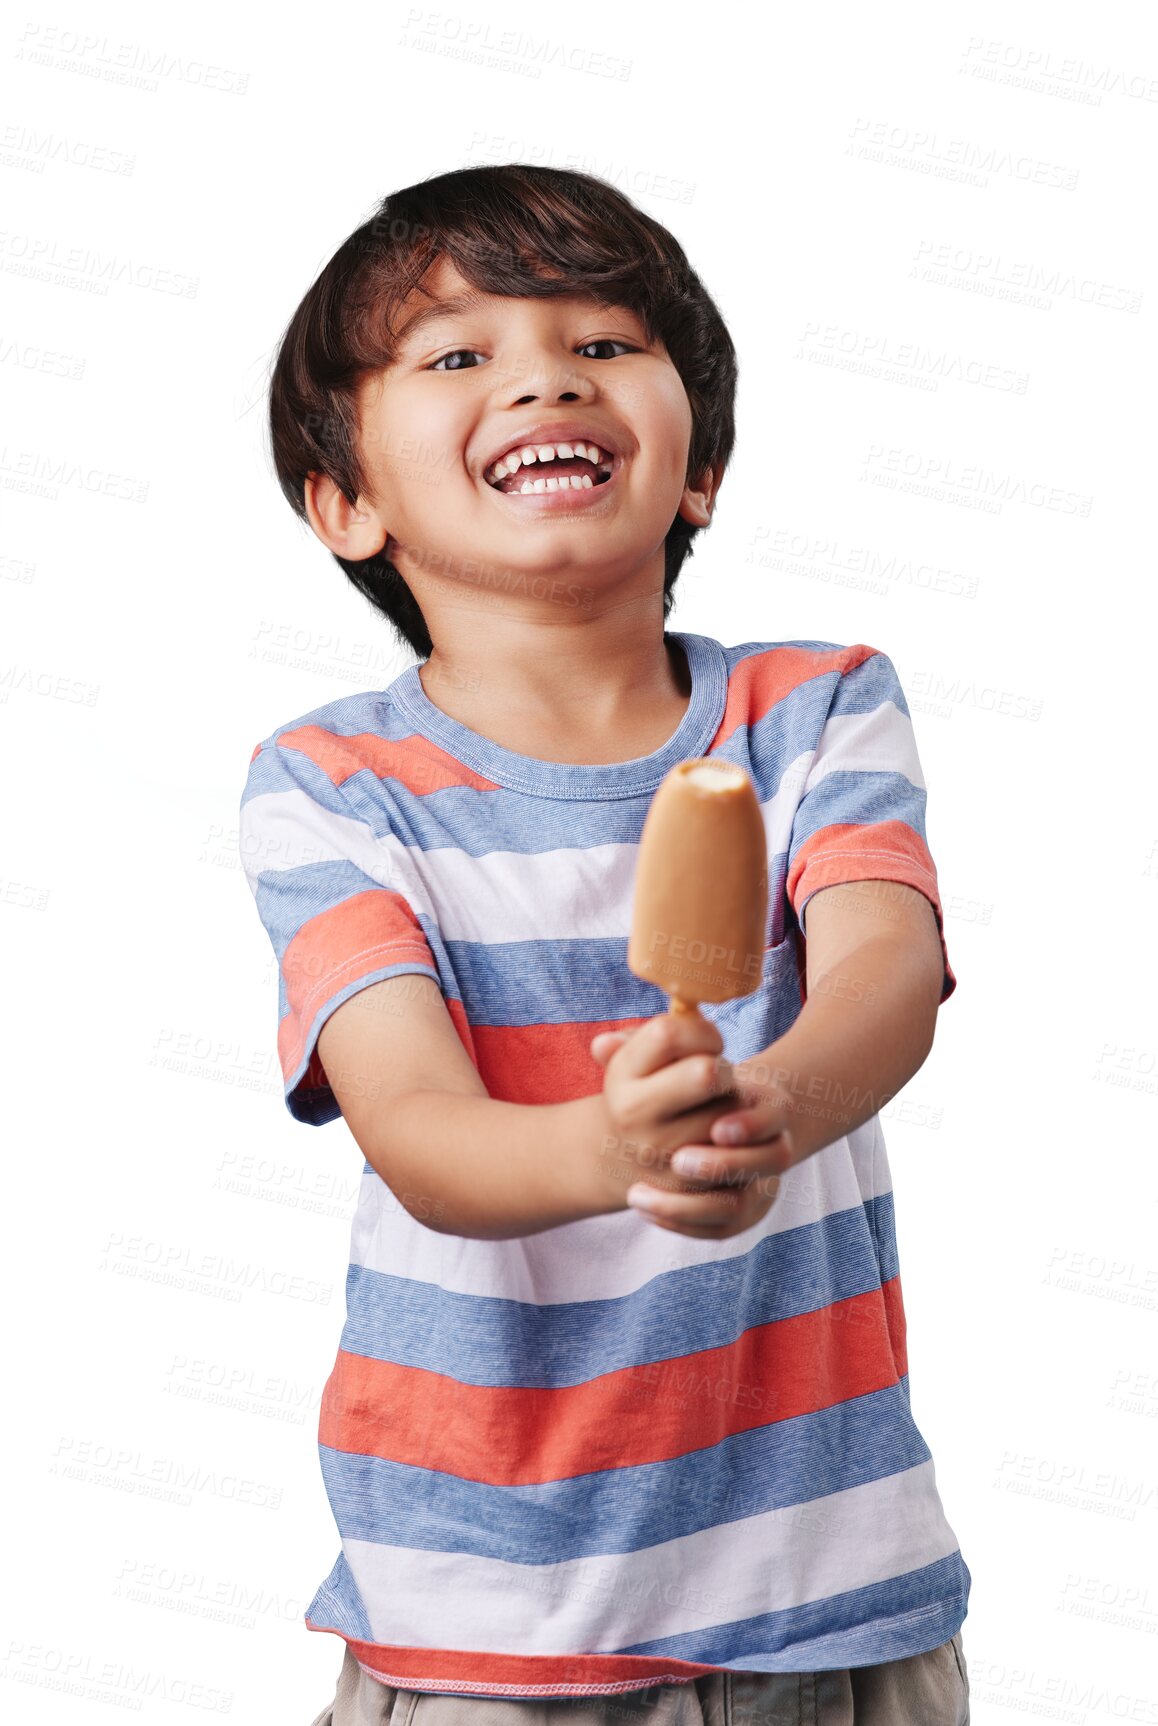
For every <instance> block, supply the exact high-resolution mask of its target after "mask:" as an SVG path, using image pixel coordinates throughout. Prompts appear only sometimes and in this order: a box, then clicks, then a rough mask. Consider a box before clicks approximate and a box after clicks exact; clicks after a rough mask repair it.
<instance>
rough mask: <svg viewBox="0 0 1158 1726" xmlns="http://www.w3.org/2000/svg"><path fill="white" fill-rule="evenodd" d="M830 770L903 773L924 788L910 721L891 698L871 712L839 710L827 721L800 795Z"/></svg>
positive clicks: (914, 783)
mask: <svg viewBox="0 0 1158 1726" xmlns="http://www.w3.org/2000/svg"><path fill="white" fill-rule="evenodd" d="M833 772H841V773H903V774H904V776H905V778H906V779H908V780H909V781H910V782H911V783H912V784H913V785H915V786H916V787H917V788H918V790H921V791H923V790H924V789H925V776H924V774H923V773H922V772H921V763H920V760H919V758H918V755H917V740H916V737H915V735H914V732H913V724H912V720H911V719H910V718H909V716H908V715H907V714H905V713H902V712H901V710H900V708H899V707H897V706H896V705H895V704H894V703H893V702H891V701H882V702H881V704H880V706H879V707H876V708H874V709H873V711H872V712H871V713H838V714H836V715H834V716H833V717H832V718H831V719H828V720H826V722H825V725H824V729H823V731H822V732H821V733H820V740H819V742H818V743H817V745H816V756H815V760H814V763H813V766H812V769H811V771H810V772H809V774H808V777H807V779H806V780H805V782H804V790H803V792H802V793H801V795H802V796H804V795H807V793H808V792H809V791H811V790H812V788H813V786H814V785H819V784H820V781H821V780H822V779H823V778H824V777H825V775H826V774H829V773H833Z"/></svg>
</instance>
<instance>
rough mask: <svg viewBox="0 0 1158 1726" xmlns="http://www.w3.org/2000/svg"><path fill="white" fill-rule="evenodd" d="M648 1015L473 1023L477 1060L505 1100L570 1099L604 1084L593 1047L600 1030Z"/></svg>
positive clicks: (630, 1026)
mask: <svg viewBox="0 0 1158 1726" xmlns="http://www.w3.org/2000/svg"><path fill="white" fill-rule="evenodd" d="M646 1023H647V1019H646V1018H630V1019H591V1020H576V1021H568V1022H566V1023H564V1024H561V1025H472V1026H471V1036H472V1038H473V1040H474V1055H475V1064H476V1066H477V1067H478V1070H479V1075H480V1077H481V1079H482V1081H483V1084H484V1085H485V1086H486V1088H487V1090H488V1092H489V1093H490V1095H491V1096H492V1097H493V1098H494V1099H495V1100H496V1101H497V1102H505V1103H569V1102H571V1101H572V1100H573V1099H574V1098H575V1097H589V1096H592V1095H593V1094H594V1093H595V1092H596V1091H601V1090H602V1089H603V1075H604V1068H602V1067H601V1066H600V1065H599V1062H598V1061H597V1060H596V1059H595V1057H594V1055H593V1054H592V1053H591V1039H592V1038H593V1037H597V1036H598V1035H599V1033H600V1031H634V1030H635V1029H636V1027H637V1026H639V1025H645V1024H646Z"/></svg>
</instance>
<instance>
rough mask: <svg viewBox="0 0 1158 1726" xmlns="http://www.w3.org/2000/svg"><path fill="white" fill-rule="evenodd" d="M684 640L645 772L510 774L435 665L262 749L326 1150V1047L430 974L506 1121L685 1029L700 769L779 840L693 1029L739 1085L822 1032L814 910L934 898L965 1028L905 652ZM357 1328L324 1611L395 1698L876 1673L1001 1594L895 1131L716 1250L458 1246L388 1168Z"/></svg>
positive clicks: (283, 1026)
mask: <svg viewBox="0 0 1158 1726" xmlns="http://www.w3.org/2000/svg"><path fill="white" fill-rule="evenodd" d="M668 639H669V640H674V641H675V642H677V643H678V644H680V646H682V648H683V649H684V651H685V653H686V655H687V659H688V665H689V670H690V674H691V685H692V691H691V699H690V702H689V705H688V708H687V712H686V714H685V715H684V718H683V720H682V722H681V723H680V725H679V726H678V728H677V729H676V731H675V732H674V733H673V734H672V736H671V737H670V738H669V739H668V741H667V742H666V743H665V744H664V746H663V747H662V748H661V749H657V750H656V751H655V753H654V754H652V755H647V756H642V757H637V758H635V759H634V760H630V761H617V762H613V763H610V764H606V765H597V766H595V765H592V766H588V765H572V764H558V763H553V762H550V761H545V760H540V759H538V758H535V757H531V756H528V755H522V754H518V753H515V752H514V751H512V750H509V749H505V748H502V747H500V746H499V745H498V744H497V743H494V742H492V741H491V740H490V739H488V738H486V737H483V736H481V735H479V734H478V733H477V732H474V731H472V730H470V729H469V728H468V727H467V726H465V725H463V724H461V723H459V722H458V721H457V720H454V719H452V718H450V717H449V716H448V715H447V714H445V713H443V712H442V710H441V709H440V708H439V707H437V706H436V705H435V704H434V703H433V702H432V701H431V700H430V698H429V697H428V696H427V694H426V692H425V691H424V689H423V687H422V683H421V680H420V678H419V675H418V666H417V665H411V666H410V667H409V668H408V669H407V670H405V671H403V672H402V673H401V675H400V676H398V677H396V678H395V679H394V681H393V682H392V683H391V684H390V685H389V687H388V688H386V689H385V690H376V691H370V692H367V693H364V694H358V695H348V696H344V697H342V698H340V699H338V700H336V701H332V702H329V703H328V704H326V705H325V706H322V707H318V708H316V709H315V710H314V711H313V712H311V713H307V714H305V715H304V716H303V717H302V718H300V719H297V720H295V721H293V722H292V723H290V724H288V725H285V726H282V727H281V728H279V729H278V730H276V731H274V732H273V733H272V734H271V735H270V736H269V737H268V738H266V739H265V741H264V742H262V743H261V744H259V745H258V747H257V748H256V749H255V751H254V753H253V756H252V758H251V761H250V766H249V776H248V780H247V782H246V785H245V789H244V792H243V796H242V806H241V821H240V848H241V855H242V860H243V862H244V865H245V868H246V871H247V875H248V879H249V883H250V886H251V887H252V889H253V892H254V895H255V898H256V901H257V910H258V913H259V915H260V917H261V920H262V922H263V924H264V925H265V928H266V930H267V932H268V934H269V937H270V940H271V942H272V944H273V949H274V952H275V954H276V957H277V961H278V969H279V1001H278V1027H277V1046H278V1052H279V1055H280V1060H281V1068H282V1073H283V1076H284V1083H285V1101H286V1104H287V1107H288V1108H289V1111H290V1114H291V1115H292V1116H293V1117H294V1119H295V1120H298V1121H304V1122H307V1123H309V1124H311V1125H314V1126H321V1125H323V1124H324V1123H325V1122H327V1121H332V1120H334V1119H336V1118H337V1117H338V1115H339V1114H340V1110H339V1108H338V1104H337V1101H336V1099H335V1097H334V1094H333V1092H332V1090H331V1089H330V1087H329V1085H328V1084H327V1081H326V1075H325V1072H324V1070H323V1068H322V1066H321V1064H320V1062H319V1059H318V1055H317V1039H318V1032H319V1030H320V1029H321V1027H322V1025H323V1024H324V1023H325V1021H326V1019H327V1018H328V1016H329V1015H330V1014H331V1013H332V1012H333V1011H334V1009H335V1008H336V1007H338V1006H339V1005H340V1004H341V1003H342V1002H343V1001H347V1000H349V998H350V997H351V996H352V995H354V994H355V993H356V992H357V991H358V990H359V989H363V988H365V987H367V986H368V985H369V984H372V983H376V982H379V981H380V980H381V979H383V978H385V977H392V976H396V975H397V974H399V973H401V972H417V973H421V974H422V975H424V976H428V977H431V978H433V979H434V980H435V981H436V982H437V984H438V986H439V988H440V990H441V992H442V995H443V998H444V999H445V1002H446V1005H447V1009H448V1011H449V1013H450V1015H451V1018H452V1020H453V1022H454V1025H455V1027H456V1029H457V1031H458V1034H459V1036H460V1037H461V1039H462V1042H463V1045H464V1047H465V1048H466V1050H467V1052H468V1053H469V1055H470V1057H471V1059H472V1061H473V1062H474V1064H475V1066H476V1068H477V1070H478V1072H479V1074H480V1075H481V1077H482V1080H483V1082H484V1084H485V1086H486V1088H487V1091H488V1092H489V1094H490V1096H491V1097H493V1098H496V1099H500V1100H502V1101H505V1102H516V1103H532V1104H542V1103H557V1102H564V1101H567V1100H569V1099H571V1098H574V1097H582V1096H586V1095H590V1094H591V1093H593V1092H595V1091H598V1090H599V1089H600V1088H601V1087H602V1083H603V1069H602V1068H601V1067H600V1066H599V1065H598V1064H597V1063H596V1061H595V1060H594V1058H593V1057H592V1055H591V1053H590V1049H589V1044H590V1040H591V1038H592V1037H593V1036H594V1034H595V1033H596V1032H597V1031H599V1030H607V1029H615V1028H617V1027H622V1028H631V1027H633V1026H635V1025H637V1024H639V1023H641V1022H642V1021H644V1020H646V1019H649V1018H651V1017H652V1016H653V1015H654V1014H656V1013H662V1012H665V1011H666V1010H667V1007H668V998H667V996H666V995H665V994H664V993H663V991H662V990H660V989H658V988H657V987H656V986H655V985H653V984H650V983H645V982H643V981H642V980H640V979H639V978H637V977H636V976H635V975H634V973H633V972H632V971H630V970H629V969H628V967H627V963H626V952H627V942H628V935H629V931H630V923H631V909H632V898H633V888H634V876H635V867H636V860H637V855H638V843H639V836H640V831H641V829H642V826H643V820H644V816H645V815H646V813H647V810H648V806H649V804H650V802H651V799H652V797H653V795H654V793H655V791H656V789H657V788H658V786H659V784H660V781H661V780H662V779H663V777H664V775H665V774H666V773H667V772H668V770H669V769H670V768H671V767H673V766H674V765H675V764H676V763H677V762H679V761H684V760H687V759H689V758H690V757H692V756H699V755H715V754H718V755H719V756H720V757H721V758H722V759H726V760H729V761H733V762H737V763H738V764H739V765H740V766H741V767H743V768H744V769H745V771H746V772H747V773H748V774H749V775H750V776H751V778H752V780H753V781H754V784H755V787H756V791H757V794H758V796H759V800H760V804H761V809H762V813H763V818H764V824H765V828H766V832H767V841H768V882H769V899H768V921H767V926H766V931H765V949H766V951H765V955H764V969H763V979H762V982H761V985H760V987H759V988H758V989H757V990H756V991H755V992H754V993H752V994H750V995H746V996H743V997H741V998H739V999H736V1000H733V1001H728V1002H723V1003H719V1004H712V1003H706V1004H705V1005H704V1006H703V1007H702V1009H701V1010H702V1011H703V1013H704V1014H705V1016H706V1017H708V1018H710V1019H711V1020H713V1021H714V1022H715V1024H716V1025H717V1026H718V1027H719V1030H720V1033H721V1036H722V1038H723V1042H724V1055H725V1057H726V1058H727V1059H728V1060H730V1061H732V1062H736V1061H741V1060H745V1059H747V1058H750V1057H752V1056H754V1055H755V1054H756V1053H758V1052H759V1051H761V1050H763V1049H766V1048H767V1047H768V1045H769V1044H770V1043H772V1042H773V1041H775V1039H776V1038H778V1037H780V1036H782V1035H783V1033H784V1032H785V1031H787V1030H788V1028H789V1027H790V1026H791V1024H792V1023H793V1021H794V1020H795V1018H796V1017H797V1014H798V1013H799V1012H800V1009H801V1005H802V1002H803V997H804V993H805V984H806V972H805V962H804V944H803V941H802V938H801V930H802V929H803V927H804V919H805V913H806V907H807V903H808V900H809V898H810V896H811V895H812V894H813V893H815V892H816V891H817V889H818V888H821V887H826V886H830V885H833V884H835V883H839V882H843V881H859V880H867V879H878V880H887V881H898V882H904V883H907V884H908V885H909V886H912V887H915V888H917V889H918V890H919V891H920V892H921V893H923V894H924V895H925V896H926V897H927V898H928V899H929V901H930V903H931V904H932V906H933V909H934V911H935V913H936V921H937V927H938V930H939V932H940V935H941V947H942V956H943V959H944V966H945V974H944V981H943V985H942V991H941V1000H942V1001H945V1000H947V999H948V997H949V995H950V994H951V993H952V992H953V990H954V988H955V987H956V978H955V977H954V975H953V972H952V970H951V969H950V966H949V959H948V954H947V952H946V951H945V937H944V928H943V922H942V912H941V904H940V900H939V896H938V889H937V877H936V871H935V868H934V864H933V859H932V857H931V856H930V853H929V849H928V847H927V845H926V842H925V819H924V818H925V798H926V794H925V787H924V780H923V777H922V774H921V768H920V763H919V760H918V756H917V749H916V745H915V741H914V733H913V727H912V722H911V718H910V715H909V710H908V706H907V703H906V701H905V696H904V692H903V690H902V688H901V685H900V682H899V680H898V678H897V674H896V671H895V670H894V668H893V665H892V662H891V661H890V660H889V659H888V657H887V656H886V655H885V654H883V653H880V652H878V651H877V650H876V649H875V648H872V647H866V646H865V645H864V644H863V643H858V644H856V645H855V646H851V647H841V646H838V645H836V644H835V643H832V642H826V641H786V642H768V641H756V642H751V641H750V642H745V643H743V644H742V645H740V646H737V647H724V646H722V645H721V644H720V643H719V642H718V641H716V640H714V639H712V638H711V637H708V636H704V635H693V634H681V633H674V632H673V633H671V634H669V636H668ZM625 1186H626V1182H625ZM346 1302H347V1316H346V1320H345V1324H344V1327H343V1330H342V1333H341V1338H340V1341H339V1344H338V1352H337V1358H336V1361H335V1364H334V1367H333V1370H332V1372H331V1374H330V1376H329V1378H328V1380H327V1383H326V1387H325V1392H324V1395H323V1398H322V1406H321V1415H320V1429H319V1435H318V1436H319V1452H320V1457H321V1467H322V1474H323V1477H324V1481H325V1486H326V1491H327V1493H328V1496H329V1500H330V1504H331V1506H332V1508H333V1513H334V1517H335V1519H336V1522H337V1526H338V1532H339V1535H340V1539H341V1551H340V1553H339V1555H338V1558H337V1560H336V1562H335V1564H334V1567H333V1569H332V1570H331V1572H330V1574H329V1575H328V1576H327V1577H326V1578H325V1580H324V1581H323V1582H322V1583H321V1584H320V1585H319V1587H318V1589H317V1592H316V1593H315V1595H314V1597H313V1600H312V1601H311V1603H310V1605H309V1606H308V1608H307V1609H306V1614H305V1619H306V1624H307V1625H308V1627H309V1628H310V1629H311V1630H327V1631H332V1632H335V1633H336V1634H337V1635H339V1636H341V1637H343V1638H344V1639H345V1640H346V1642H347V1643H348V1644H349V1645H350V1646H351V1648H352V1650H353V1652H354V1654H355V1656H356V1657H357V1660H358V1662H359V1664H360V1665H361V1667H362V1668H363V1669H364V1670H365V1671H366V1672H369V1673H372V1674H373V1675H375V1676H376V1677H378V1678H380V1679H382V1680H383V1681H384V1682H385V1683H387V1684H391V1685H394V1686H397V1687H401V1688H405V1689H409V1690H419V1691H441V1692H446V1693H450V1694H459V1695H470V1696H487V1695H493V1696H508V1697H513V1698H532V1697H540V1696H561V1695H563V1696H565V1695H598V1694H607V1693H612V1692H615V1691H625V1690H633V1689H640V1688H643V1687H645V1686H649V1685H653V1684H676V1683H681V1682H687V1681H690V1680H694V1679H696V1678H699V1677H702V1676H704V1675H706V1674H708V1673H710V1672H712V1671H717V1670H726V1671H732V1672H768V1673H772V1672H800V1671H803V1672H807V1671H813V1670H820V1669H826V1668H833V1667H846V1666H864V1665H871V1664H875V1663H876V1662H878V1661H885V1660H894V1659H900V1658H902V1657H904V1656H906V1655H910V1654H917V1653H921V1652H923V1651H925V1650H926V1649H930V1648H933V1647H936V1646H937V1645H939V1644H940V1643H942V1642H945V1641H947V1640H948V1639H949V1638H950V1637H951V1636H953V1635H954V1634H955V1632H956V1631H957V1630H958V1629H959V1628H960V1626H961V1624H962V1621H963V1619H964V1617H965V1612H966V1607H967V1603H968V1595H969V1586H970V1574H969V1571H968V1569H967V1567H966V1565H965V1561H964V1559H963V1557H962V1555H961V1551H960V1548H959V1547H958V1543H957V1538H956V1536H955V1535H954V1533H953V1530H952V1528H951V1527H950V1526H949V1523H948V1522H947V1520H946V1518H945V1514H944V1511H943V1509H942V1505H941V1500H940V1497H939V1494H938V1490H937V1484H936V1477H935V1473H934V1466H933V1459H932V1456H931V1454H930V1451H929V1448H928V1446H927V1445H926V1443H925V1441H924V1439H923V1438H922V1436H921V1434H920V1432H919V1431H918V1429H917V1426H916V1424H915V1422H914V1420H913V1415H912V1412H911V1410H910V1406H909V1378H908V1361H907V1356H906V1351H905V1312H904V1304H903V1301H902V1296H901V1284H900V1277H899V1270H898V1258H897V1243H896V1237H895V1232H894V1219H893V1194H892V1180H891V1176H890V1173H889V1164H888V1158H887V1155H886V1150H885V1142H884V1138H883V1135H882V1132H881V1124H880V1118H879V1116H876V1115H874V1116H873V1117H872V1118H871V1119H870V1120H868V1121H866V1122H865V1123H864V1124H863V1125H862V1126H859V1127H857V1128H855V1129H854V1130H853V1131H851V1132H849V1133H848V1134H847V1135H846V1136H844V1137H842V1138H839V1139H837V1140H836V1141H835V1142H834V1143H832V1144H830V1145H829V1146H827V1147H826V1148H825V1149H824V1150H822V1151H820V1152H817V1153H816V1154H815V1155H813V1156H811V1157H808V1158H806V1159H805V1160H804V1161H803V1162H802V1163H800V1164H798V1165H797V1166H796V1167H794V1168H793V1169H791V1170H790V1171H789V1172H788V1173H787V1174H785V1175H783V1176H782V1177H781V1180H780V1188H779V1193H778V1195H777V1198H776V1200H775V1202H774V1203H773V1205H772V1207H771V1209H770V1210H769V1211H768V1212H767V1214H766V1215H765V1216H764V1217H763V1218H762V1219H761V1221H760V1222H759V1223H758V1224H756V1225H755V1226H754V1227H752V1228H751V1229H748V1230H746V1231H745V1232H743V1233H741V1234H738V1235H733V1236H732V1237H730V1238H729V1239H725V1240H717V1241H712V1240H696V1239H692V1238H691V1237H690V1236H684V1235H678V1234H675V1233H672V1232H670V1231H668V1230H664V1229H660V1228H657V1227H656V1226H655V1225H654V1224H653V1223H650V1222H648V1221H647V1220H646V1218H643V1217H641V1216H639V1215H637V1214H636V1213H635V1212H634V1211H632V1210H630V1209H624V1210H623V1211H619V1212H616V1213H614V1214H612V1215H608V1216H598V1217H590V1218H585V1219H583V1220H581V1221H578V1222H575V1223H570V1224H567V1225H565V1226H561V1227H557V1228H552V1229H546V1230H542V1231H540V1232H539V1233H537V1234H533V1235H527V1236H522V1237H517V1238H515V1239H509V1240H472V1239H465V1238H463V1237H461V1236H457V1235H450V1234H446V1233H443V1232H440V1231H439V1230H438V1229H437V1228H434V1227H430V1226H427V1224H426V1223H424V1222H422V1221H419V1220H417V1219H416V1218H415V1217H414V1216H412V1215H411V1214H410V1212H409V1211H408V1210H407V1209H406V1208H404V1206H403V1205H402V1204H401V1203H400V1202H399V1200H398V1199H397V1198H396V1197H395V1196H394V1194H393V1193H392V1192H391V1191H390V1189H389V1188H388V1187H387V1185H386V1184H385V1182H383V1181H382V1179H381V1178H380V1177H379V1176H378V1175H377V1174H376V1173H375V1172H374V1170H373V1169H372V1168H371V1166H370V1164H369V1163H368V1162H364V1166H363V1170H362V1182H361V1190H360V1196H359V1199H358V1203H357V1208H356V1212H355V1215H354V1218H353V1230H352V1240H351V1248H350V1268H349V1273H348V1277H347V1284H346Z"/></svg>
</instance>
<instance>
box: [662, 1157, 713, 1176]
mask: <svg viewBox="0 0 1158 1726" xmlns="http://www.w3.org/2000/svg"><path fill="white" fill-rule="evenodd" d="M671 1166H672V1168H673V1169H674V1170H675V1172H676V1174H677V1175H702V1174H703V1173H704V1171H705V1170H706V1169H707V1166H708V1164H707V1160H706V1158H704V1157H697V1155H696V1153H695V1152H694V1151H677V1152H676V1154H675V1156H674V1157H673V1158H672V1160H671Z"/></svg>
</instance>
